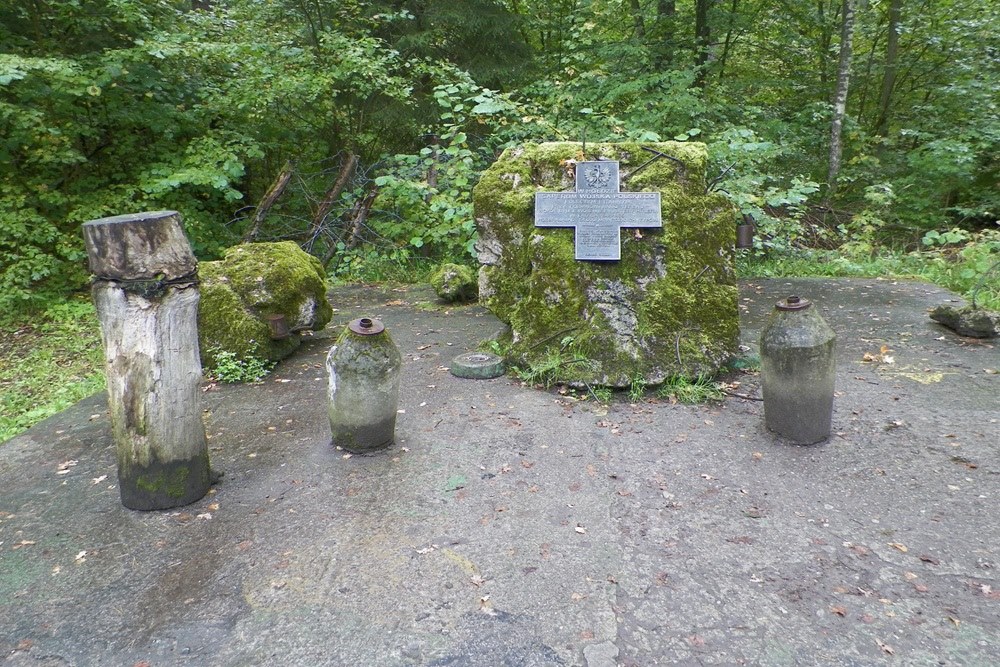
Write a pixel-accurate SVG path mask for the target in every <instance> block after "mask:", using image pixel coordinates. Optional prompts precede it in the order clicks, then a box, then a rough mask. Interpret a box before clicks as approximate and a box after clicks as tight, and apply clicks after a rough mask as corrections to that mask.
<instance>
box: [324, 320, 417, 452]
mask: <svg viewBox="0 0 1000 667" xmlns="http://www.w3.org/2000/svg"><path fill="white" fill-rule="evenodd" d="M401 367H402V357H401V356H400V354H399V349H397V348H396V344H395V343H393V342H392V338H390V337H389V332H388V331H386V330H385V326H384V325H383V324H382V323H381V322H379V321H378V320H373V319H369V318H367V317H365V318H361V319H357V320H353V321H352V322H351V323H350V324H348V325H347V326H346V327H345V328H344V331H343V333H341V335H340V337H339V338H338V339H337V343H336V344H335V345H334V346H333V347H332V348H330V353H329V354H328V355H327V358H326V369H327V372H328V373H329V375H330V385H329V398H330V428H331V430H332V431H333V444H334V445H335V446H337V447H342V448H343V449H346V450H347V451H349V452H354V453H365V452H371V451H376V450H379V449H384V448H385V447H388V446H389V445H391V444H392V442H393V438H394V435H395V430H396V406H397V405H398V403H399V371H400V368H401Z"/></svg>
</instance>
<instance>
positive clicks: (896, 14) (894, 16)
mask: <svg viewBox="0 0 1000 667" xmlns="http://www.w3.org/2000/svg"><path fill="white" fill-rule="evenodd" d="M902 13H903V0H892V2H891V3H890V4H889V41H888V44H887V45H886V47H885V74H884V75H883V77H882V95H881V96H880V97H879V104H878V122H877V123H876V125H875V133H876V134H877V135H879V136H882V137H884V136H886V134H888V133H889V109H890V107H891V102H892V89H893V88H894V87H895V85H896V62H897V60H898V57H899V23H900V20H901V18H902Z"/></svg>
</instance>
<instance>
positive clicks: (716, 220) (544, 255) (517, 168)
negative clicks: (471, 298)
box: [474, 142, 739, 387]
mask: <svg viewBox="0 0 1000 667" xmlns="http://www.w3.org/2000/svg"><path fill="white" fill-rule="evenodd" d="M647 146H649V147H650V148H652V149H654V150H657V151H659V152H662V153H664V154H666V155H670V156H671V157H673V158H675V159H673V160H671V159H661V160H658V161H655V162H653V163H651V164H648V165H647V166H645V167H643V168H642V169H641V170H638V171H637V172H636V173H635V175H634V176H631V175H630V174H631V173H632V172H633V171H635V170H636V169H637V168H638V167H639V166H640V165H642V164H643V163H645V162H646V161H647V160H648V159H649V158H650V157H651V155H652V154H651V153H649V152H647V151H644V150H642V145H640V144H588V147H587V149H588V155H587V159H595V157H597V156H599V157H601V158H604V159H617V160H619V161H620V162H621V174H622V177H623V178H624V179H625V180H624V184H623V187H622V190H623V191H636V192H639V191H647V192H655V191H658V192H660V193H661V216H662V219H663V228H662V229H642V230H641V231H637V230H634V229H628V228H626V229H623V230H622V232H621V242H622V243H621V248H622V258H621V260H620V261H617V262H589V261H578V260H576V259H575V258H574V254H575V253H574V232H573V230H572V229H569V228H567V229H559V228H537V227H535V226H534V195H535V193H536V192H539V191H568V190H572V189H573V188H574V172H573V164H574V161H575V160H579V159H580V154H579V153H580V145H579V144H576V143H548V144H540V145H530V144H529V145H525V146H522V147H519V148H515V149H508V150H507V151H505V152H504V154H503V155H502V156H501V157H500V159H499V160H498V161H497V162H496V163H495V164H494V165H493V166H492V167H490V168H489V169H488V170H487V171H486V172H484V174H483V176H482V179H481V180H480V182H479V184H478V185H477V186H476V188H475V191H474V200H475V210H476V221H477V224H478V227H479V245H478V246H477V250H478V252H479V259H480V263H481V264H482V269H481V271H480V301H481V302H482V303H483V304H484V305H486V306H487V307H488V308H489V309H490V310H491V311H493V313H494V314H496V315H497V316H498V317H499V318H500V319H501V320H503V321H504V322H506V323H507V324H509V325H510V329H511V333H510V340H509V341H505V343H506V344H507V348H508V349H509V350H510V354H511V356H512V361H514V362H515V363H519V364H521V365H526V366H542V365H545V366H547V367H555V370H554V371H553V375H554V377H555V379H556V380H558V381H562V382H568V383H587V384H602V385H609V386H615V387H626V386H630V385H632V384H634V383H635V382H636V381H641V382H644V383H645V384H647V385H656V384H660V383H662V382H663V381H665V380H666V379H667V378H671V377H677V376H680V377H690V378H695V377H699V376H703V375H705V374H712V373H715V372H717V371H718V369H719V368H720V367H721V366H722V364H724V363H725V362H726V360H728V359H729V358H730V357H731V356H733V355H734V354H735V353H736V351H737V345H738V340H739V315H738V309H737V289H736V272H735V270H734V265H733V262H734V248H733V243H734V240H735V228H736V222H737V217H736V212H735V211H734V210H733V209H732V207H730V206H729V205H728V204H727V203H726V201H725V200H724V199H723V198H721V197H720V196H718V195H716V194H714V193H706V181H705V169H706V165H707V153H706V150H705V146H704V145H703V144H698V143H677V142H663V143H656V144H647ZM626 176H627V178H626Z"/></svg>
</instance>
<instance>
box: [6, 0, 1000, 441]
mask: <svg viewBox="0 0 1000 667" xmlns="http://www.w3.org/2000/svg"><path fill="white" fill-rule="evenodd" d="M998 102H1000V5H998V4H996V3H983V2H980V1H979V0H905V1H904V0H545V1H542V0H463V1H461V2H459V1H456V0H100V1H96V0H61V1H56V0H13V2H7V3H3V5H2V6H0V312H3V313H4V314H3V315H2V316H0V320H2V324H3V329H4V332H5V336H4V342H3V343H0V358H3V359H4V360H5V361H4V366H3V368H0V387H2V390H3V393H2V402H3V405H2V407H3V415H2V416H0V420H2V421H0V439H2V438H3V437H4V435H5V434H10V433H13V432H16V431H17V430H18V429H21V428H23V427H24V426H25V425H26V424H30V423H32V421H33V420H37V419H38V418H39V417H40V416H44V414H47V412H46V411H51V409H52V408H51V407H44V408H39V407H38V406H40V405H41V404H43V403H44V404H45V406H49V405H50V402H47V401H48V399H45V400H41V399H40V398H39V394H38V392H39V391H40V390H39V388H38V385H40V384H42V385H52V386H53V388H54V389H53V390H54V391H56V393H57V394H59V395H57V397H56V399H57V400H56V403H55V405H56V407H59V406H60V405H61V404H62V403H66V402H71V401H73V400H75V399H76V398H78V397H79V396H80V395H81V394H86V393H87V392H89V391H93V390H95V389H97V388H99V387H100V382H101V381H100V378H99V374H97V373H96V371H94V368H96V367H98V366H99V350H98V349H97V345H96V342H95V341H96V330H95V325H94V323H93V320H92V311H91V310H89V308H90V306H89V304H88V302H87V300H86V291H85V289H86V286H87V281H88V275H87V271H86V258H85V253H84V250H83V243H82V239H81V236H80V231H79V226H80V224H82V223H83V222H86V221H87V220H90V219H94V218H100V217H104V216H108V215H117V214H121V213H129V212H138V211H143V210H158V209H174V210H177V211H180V212H181V213H182V215H183V217H184V220H185V226H186V229H187V232H188V235H189V237H190V239H191V241H192V244H193V246H194V248H195V251H196V253H197V254H198V256H199V258H201V259H214V258H217V257H219V256H220V254H221V253H222V252H223V251H224V250H225V249H226V248H227V247H229V246H231V245H233V244H235V243H238V242H241V241H245V240H278V239H291V240H295V241H297V242H298V243H299V244H300V245H301V246H302V247H303V248H305V249H306V250H308V251H309V252H311V253H313V254H314V255H316V256H317V257H319V258H320V259H321V261H323V263H324V264H325V265H326V267H327V270H328V272H329V274H330V276H331V277H333V278H336V279H344V280H357V279H383V280H385V279H410V280H413V279H418V278H420V277H421V276H422V275H423V272H425V271H426V269H427V268H428V267H430V266H432V265H433V264H436V263H438V262H441V261H457V262H461V263H468V264H472V263H474V257H473V254H472V247H473V244H474V242H475V225H474V222H473V218H472V202H471V190H472V186H473V185H474V184H475V182H476V180H477V178H478V174H479V172H480V171H481V170H483V169H484V168H485V167H486V166H488V165H489V164H490V163H491V162H492V161H493V160H494V159H495V158H496V156H497V155H498V154H499V152H500V151H502V150H503V149H504V148H505V147H507V146H511V145H516V144H519V143H523V142H528V141H546V140H569V141H583V140H586V141H588V142H590V141H593V142H596V141H615V140H624V139H630V140H641V141H656V140H679V141H688V140H691V141H703V142H705V143H706V144H707V145H708V148H709V152H710V157H711V161H712V167H711V178H712V181H711V185H710V187H712V188H714V189H717V190H719V191H721V192H723V193H725V194H726V195H727V196H728V197H729V198H730V199H731V200H732V201H733V202H734V204H735V205H736V206H737V207H739V209H740V211H741V212H742V213H743V214H744V215H746V216H750V217H751V218H753V220H754V221H755V223H756V224H757V226H758V229H757V237H756V240H755V247H754V249H752V250H751V251H747V252H744V253H743V255H742V256H741V260H740V268H741V271H743V272H744V274H745V275H746V274H768V273H789V272H791V273H807V274H831V275H833V274H848V275H872V274H875V275H880V274H895V275H922V276H925V277H928V278H930V279H933V280H935V281H937V282H940V283H941V284H944V285H946V286H948V287H951V288H952V289H955V290H957V291H959V292H963V293H965V294H970V293H971V292H973V291H975V292H976V296H977V297H978V299H979V301H980V303H983V304H986V305H990V306H992V307H1000V276H998V273H1000V272H998V271H997V270H996V262H997V259H998V258H1000V227H998V215H1000V187H998V185H1000V112H998ZM734 233H735V232H734ZM43 338H45V339H47V340H49V341H55V343H54V344H56V345H58V344H59V342H58V341H59V340H63V341H64V344H63V347H62V348H60V349H59V350H58V351H55V352H53V351H52V350H51V349H49V351H48V352H46V351H45V350H44V349H43V350H42V354H43V356H44V355H46V354H48V355H49V357H51V358H49V359H48V360H45V359H42V360H39V359H35V360H34V361H31V360H32V359H33V357H32V356H31V355H34V354H36V353H37V351H38V348H39V347H43V348H44V347H45V346H40V345H39V340H41V339H43ZM67 346H68V351H67ZM46 349H48V348H46ZM12 359H17V360H19V361H18V362H17V363H14V362H12V361H11V360H12ZM43 362H44V363H43ZM46 364H48V365H51V366H53V367H55V368H56V369H57V370H58V369H61V371H62V373H63V376H66V375H67V374H68V377H69V380H68V381H65V382H64V381H59V382H55V383H53V382H51V381H48V380H45V379H44V377H45V376H44V374H43V371H42V370H40V369H41V368H42V366H45V365H46ZM24 376H27V377H24ZM59 392H62V393H61V394H60V393H59ZM60 401H61V402H62V403H60ZM40 409H41V412H39V410H40Z"/></svg>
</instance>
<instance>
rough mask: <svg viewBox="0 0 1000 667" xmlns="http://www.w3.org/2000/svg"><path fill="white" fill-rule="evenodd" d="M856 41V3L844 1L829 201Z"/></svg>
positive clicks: (837, 167) (836, 171) (837, 165)
mask: <svg viewBox="0 0 1000 667" xmlns="http://www.w3.org/2000/svg"><path fill="white" fill-rule="evenodd" d="M853 39H854V3H853V0H844V5H843V15H842V22H841V25H840V61H839V63H838V65H837V90H836V93H835V94H834V98H833V122H832V123H831V124H830V170H829V172H828V173H827V179H826V180H827V193H826V198H827V200H828V201H829V199H830V198H831V197H833V195H834V194H835V193H836V191H837V176H838V175H839V174H840V159H841V156H842V155H843V144H842V143H841V134H842V131H843V128H844V114H845V112H846V110H847V91H848V87H849V86H850V82H851V44H852V41H853Z"/></svg>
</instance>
